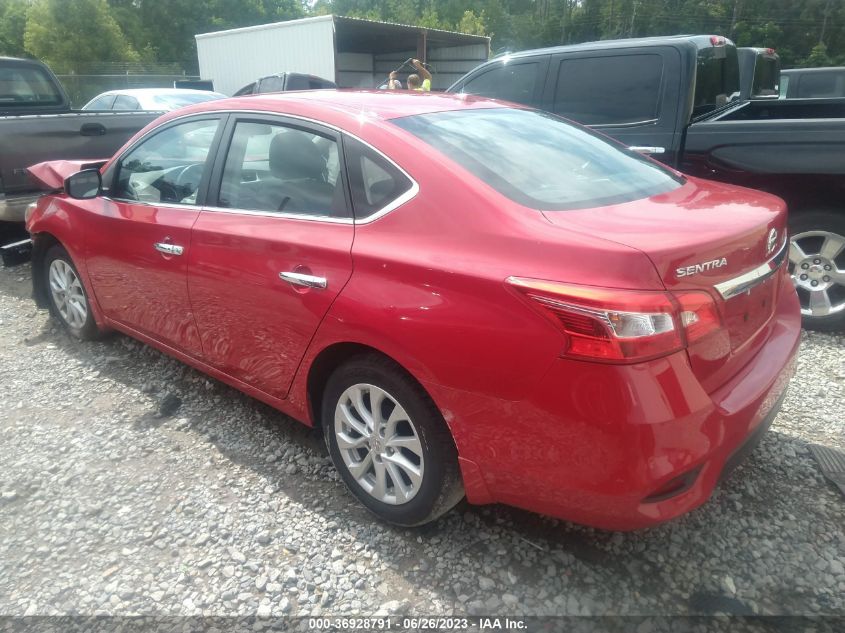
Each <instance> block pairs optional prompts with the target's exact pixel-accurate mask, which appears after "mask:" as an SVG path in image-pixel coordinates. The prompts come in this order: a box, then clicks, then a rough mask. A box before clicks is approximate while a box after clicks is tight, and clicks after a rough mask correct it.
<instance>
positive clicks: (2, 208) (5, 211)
mask: <svg viewBox="0 0 845 633" xmlns="http://www.w3.org/2000/svg"><path fill="white" fill-rule="evenodd" d="M41 195H42V194H41V193H34V194H31V193H28V194H23V195H19V196H11V197H6V195H5V194H2V193H0V222H23V221H24V216H25V214H26V208H27V207H28V206H29V205H30V204H32V203H33V202H35V201H36V200H38V198H40V197H41Z"/></svg>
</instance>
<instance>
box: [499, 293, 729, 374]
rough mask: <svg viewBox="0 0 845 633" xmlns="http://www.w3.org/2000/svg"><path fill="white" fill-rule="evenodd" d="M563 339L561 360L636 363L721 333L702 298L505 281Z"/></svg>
mask: <svg viewBox="0 0 845 633" xmlns="http://www.w3.org/2000/svg"><path fill="white" fill-rule="evenodd" d="M507 283H508V284H509V285H510V286H511V287H512V288H514V289H516V290H518V291H519V293H520V294H521V295H522V296H524V297H525V298H526V299H528V300H529V303H530V305H532V306H533V307H534V308H535V309H536V310H538V311H539V312H540V313H541V314H543V315H544V316H545V317H546V318H548V319H549V320H551V321H552V322H553V323H554V324H555V325H556V326H557V327H558V328H560V329H561V330H562V331H563V334H564V335H565V341H564V347H563V349H562V351H561V356H566V357H570V358H580V359H589V360H594V361H603V362H610V363H636V362H640V361H644V360H649V359H652V358H659V357H660V356H666V355H668V354H672V353H674V352H677V351H680V350H682V349H684V347H685V346H686V345H687V344H688V343H691V342H694V341H697V340H700V339H701V338H703V337H705V336H707V335H708V334H709V333H710V332H713V331H715V330H718V329H720V328H721V321H720V319H719V313H718V311H717V309H716V304H715V303H714V301H713V299H712V298H711V297H710V295H708V294H707V293H705V292H683V293H678V294H677V295H674V294H672V293H668V292H662V291H647V290H644V291H638V290H618V289H615V288H597V287H594V286H578V285H574V284H562V283H557V282H552V281H543V280H537V279H525V278H522V277H509V278H508V279H507Z"/></svg>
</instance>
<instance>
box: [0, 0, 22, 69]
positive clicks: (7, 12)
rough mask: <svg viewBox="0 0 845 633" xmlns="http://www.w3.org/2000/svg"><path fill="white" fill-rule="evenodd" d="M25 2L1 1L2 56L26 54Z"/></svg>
mask: <svg viewBox="0 0 845 633" xmlns="http://www.w3.org/2000/svg"><path fill="white" fill-rule="evenodd" d="M24 28H26V2H25V0H0V55H10V56H20V55H23V54H24V51H25V48H24V44H23V32H24Z"/></svg>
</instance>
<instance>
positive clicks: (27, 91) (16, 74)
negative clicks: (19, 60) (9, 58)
mask: <svg viewBox="0 0 845 633" xmlns="http://www.w3.org/2000/svg"><path fill="white" fill-rule="evenodd" d="M61 104H62V95H61V93H60V92H59V91H58V90H57V89H56V86H55V84H54V83H53V82H52V80H51V79H50V76H49V75H48V74H47V73H46V72H44V71H43V70H42V69H40V68H33V67H25V66H11V67H9V68H0V106H3V107H6V106H27V105H42V106H55V105H61Z"/></svg>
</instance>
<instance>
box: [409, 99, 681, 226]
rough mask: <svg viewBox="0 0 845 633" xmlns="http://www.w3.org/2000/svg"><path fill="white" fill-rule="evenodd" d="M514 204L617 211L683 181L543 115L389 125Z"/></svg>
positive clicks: (476, 114)
mask: <svg viewBox="0 0 845 633" xmlns="http://www.w3.org/2000/svg"><path fill="white" fill-rule="evenodd" d="M392 122H393V123H394V124H396V125H398V126H399V127H401V128H404V129H405V130H407V131H409V132H411V133H412V134H415V135H416V136H418V137H419V138H420V139H422V140H423V141H425V142H426V143H428V144H429V145H431V146H432V147H434V148H435V149H437V150H438V151H440V152H441V153H442V154H444V155H445V156H447V157H448V158H450V159H451V160H453V161H455V162H456V163H457V164H459V165H460V166H462V167H463V168H464V169H466V170H468V171H469V172H470V173H472V174H473V175H474V176H475V177H476V178H478V179H479V180H481V181H483V182H485V183H487V184H488V185H489V186H491V187H493V188H494V189H495V190H497V191H498V192H499V193H501V194H502V195H504V196H506V197H508V198H510V199H511V200H513V201H514V202H516V203H518V204H521V205H523V206H526V207H531V208H535V209H541V210H547V211H555V210H566V209H582V208H589V207H599V206H603V205H608V204H620V203H623V202H630V201H632V200H638V199H641V198H647V197H650V196H655V195H658V194H661V193H666V192H667V191H671V190H673V189H676V188H678V187H679V186H680V185H681V183H683V179H682V178H680V177H676V176H675V175H674V174H673V173H672V172H671V171H669V170H668V169H666V168H664V167H662V166H660V165H658V164H657V163H654V162H652V161H650V160H648V159H646V158H645V157H643V156H641V155H639V154H637V153H636V152H632V151H628V150H623V149H621V148H620V146H618V145H617V144H615V143H614V142H613V141H610V140H609V139H607V138H605V137H604V136H600V135H598V134H596V133H594V132H591V131H589V130H585V129H584V128H581V127H577V126H574V125H572V124H570V123H567V122H566V121H564V120H563V119H559V118H557V117H555V116H553V115H550V114H547V113H545V112H538V111H534V110H516V109H512V108H494V109H477V110H460V111H452V112H438V113H435V114H425V115H417V116H410V117H405V118H401V119H393V121H392Z"/></svg>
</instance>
